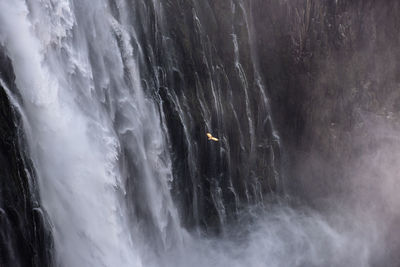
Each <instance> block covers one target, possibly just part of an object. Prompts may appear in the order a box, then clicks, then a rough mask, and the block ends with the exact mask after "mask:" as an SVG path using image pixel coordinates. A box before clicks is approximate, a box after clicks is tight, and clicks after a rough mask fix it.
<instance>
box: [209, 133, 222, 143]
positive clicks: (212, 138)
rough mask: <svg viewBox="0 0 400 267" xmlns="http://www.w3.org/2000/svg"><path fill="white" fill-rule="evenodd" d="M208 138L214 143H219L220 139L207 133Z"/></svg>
mask: <svg viewBox="0 0 400 267" xmlns="http://www.w3.org/2000/svg"><path fill="white" fill-rule="evenodd" d="M207 137H208V140H212V141H215V142H218V141H219V139H218V138H215V137H214V136H212V134H210V133H207Z"/></svg>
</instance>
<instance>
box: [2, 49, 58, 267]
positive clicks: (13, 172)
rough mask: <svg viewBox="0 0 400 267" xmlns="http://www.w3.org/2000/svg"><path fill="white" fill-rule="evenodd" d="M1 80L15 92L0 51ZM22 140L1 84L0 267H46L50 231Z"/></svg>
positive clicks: (9, 69)
mask: <svg viewBox="0 0 400 267" xmlns="http://www.w3.org/2000/svg"><path fill="white" fill-rule="evenodd" d="M0 79H1V80H2V81H3V82H4V83H6V84H5V86H7V87H8V88H10V90H13V91H12V92H15V90H14V89H15V84H14V80H15V77H14V74H13V70H12V65H11V62H10V61H9V59H8V58H7V57H6V56H5V55H4V54H3V51H1V49H0ZM23 138H24V137H23V129H22V124H21V118H20V116H19V114H18V112H17V111H16V110H15V107H13V106H12V104H11V103H10V100H9V98H8V96H7V94H6V89H5V88H4V87H3V86H2V85H0V266H49V264H50V259H51V256H50V255H51V243H52V241H51V235H50V233H49V229H50V228H49V225H48V223H46V219H45V216H44V215H43V214H44V213H43V211H42V210H41V209H40V206H39V203H38V201H37V197H36V193H37V192H36V186H35V180H34V179H33V177H34V170H33V169H32V168H31V164H30V163H29V159H27V158H26V157H25V156H26V155H25V150H24V149H25V148H24V146H23V144H22V142H23Z"/></svg>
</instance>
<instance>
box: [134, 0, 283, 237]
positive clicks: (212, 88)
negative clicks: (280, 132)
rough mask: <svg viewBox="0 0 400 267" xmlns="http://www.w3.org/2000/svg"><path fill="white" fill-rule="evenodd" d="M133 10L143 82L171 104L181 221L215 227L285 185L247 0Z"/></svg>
mask: <svg viewBox="0 0 400 267" xmlns="http://www.w3.org/2000/svg"><path fill="white" fill-rule="evenodd" d="M136 10H137V18H138V21H137V23H139V24H140V25H141V27H142V32H141V33H140V34H139V41H140V42H141V44H142V47H143V48H144V49H145V51H144V54H145V58H144V59H142V71H143V73H145V74H144V76H145V77H147V79H146V84H145V87H147V88H154V87H155V88H158V90H157V93H158V94H159V97H160V109H162V110H163V111H164V113H165V118H164V119H165V121H166V124H167V129H166V131H167V133H168V136H169V141H170V144H171V152H172V155H173V162H174V168H173V169H174V172H175V179H174V181H173V195H174V197H175V200H176V202H177V203H178V206H179V209H180V211H181V215H182V220H183V223H184V224H185V225H186V226H187V227H189V228H192V227H203V228H204V227H205V228H206V229H208V230H212V231H214V230H216V231H219V230H220V228H221V226H222V225H224V224H225V223H226V222H229V221H231V219H232V218H234V217H235V216H236V215H237V212H238V211H239V210H240V209H241V207H243V206H246V205H248V204H255V203H261V202H262V201H263V197H265V195H266V194H268V193H270V192H273V191H276V190H279V189H278V188H279V187H280V185H279V181H280V178H279V171H280V170H279V165H280V163H279V158H280V155H279V153H280V144H279V138H278V137H277V135H275V133H274V126H273V122H272V119H271V114H270V110H269V109H270V107H269V101H268V99H267V96H266V94H265V93H266V91H265V87H264V84H263V80H262V78H261V76H260V73H259V72H258V66H257V64H255V61H254V60H253V59H254V58H255V56H256V51H255V49H254V47H253V44H252V40H253V39H252V34H253V33H252V30H253V29H252V23H251V17H250V14H249V13H248V4H247V3H245V1H231V0H221V1H169V2H168V3H163V8H162V9H159V6H157V5H152V4H151V3H148V2H146V3H144V2H143V3H142V4H138V6H137V7H136ZM144 15H145V16H146V19H144V17H143V16H144ZM152 66H157V68H149V67H152ZM146 75H147V76H146ZM149 77H150V78H149ZM148 81H154V83H153V84H147V83H148ZM156 97H158V96H156ZM207 132H211V133H212V134H213V135H215V136H216V137H218V138H219V139H220V142H218V143H213V142H209V141H208V140H207V137H206V133H207Z"/></svg>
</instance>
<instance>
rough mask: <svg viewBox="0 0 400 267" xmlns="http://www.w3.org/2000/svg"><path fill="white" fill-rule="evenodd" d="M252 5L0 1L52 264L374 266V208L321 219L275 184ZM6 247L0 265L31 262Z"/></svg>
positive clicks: (274, 151) (277, 152)
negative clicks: (210, 136) (214, 139)
mask: <svg viewBox="0 0 400 267" xmlns="http://www.w3.org/2000/svg"><path fill="white" fill-rule="evenodd" d="M278 2H279V3H278V4H276V5H277V6H278V7H279V8H281V6H283V5H286V4H287V3H285V4H284V3H281V2H280V1H278ZM336 2H337V1H336ZM256 3H257V1H255V0H254V1H253V0H248V1H246V0H221V1H199V0H187V1H178V0H171V1H161V0H148V1H147V0H129V1H128V0H97V1H89V0H40V1H37V0H0V50H1V51H2V52H4V54H5V55H6V56H7V57H8V59H9V60H10V62H11V63H10V65H11V66H10V68H12V71H13V73H14V74H15V84H14V81H13V79H12V78H9V77H8V80H7V79H6V78H5V77H4V75H2V73H0V74H1V75H0V89H3V90H4V92H5V93H6V94H7V96H8V100H9V102H10V103H11V105H12V106H13V107H14V109H15V111H16V113H18V114H19V116H20V118H21V121H22V124H23V131H24V135H23V136H22V137H21V139H23V140H21V142H22V143H23V144H21V146H24V144H25V143H26V147H27V148H26V150H27V151H28V153H27V154H28V155H27V157H29V158H30V160H31V161H32V166H33V168H32V169H34V170H31V169H30V167H29V166H30V163H29V162H24V164H25V165H27V166H26V168H25V171H26V175H28V176H29V175H30V173H31V172H32V177H33V178H32V179H34V180H36V181H35V182H37V183H38V185H39V188H38V191H39V196H40V197H39V198H38V200H37V201H36V199H35V198H32V199H33V200H32V201H33V202H34V204H32V206H33V207H35V211H36V212H37V213H40V214H41V215H40V216H39V217H40V218H41V220H42V222H41V223H42V224H43V225H44V227H47V228H49V229H47V230H49V231H50V232H51V235H52V238H53V243H54V247H52V244H50V243H51V242H50V241H48V247H47V248H46V249H47V250H49V251H51V254H52V258H53V259H54V261H50V262H48V263H47V264H48V265H49V266H65V267H69V266H77V267H79V266H110V267H111V266H154V267H156V266H182V267H184V266H199V267H200V266H238V267H239V266H282V267H284V266H299V267H300V266H375V265H376V264H378V263H379V262H380V261H379V259H377V260H375V261H376V262H374V261H373V260H372V258H373V256H374V255H375V254H377V255H380V254H379V253H380V250H379V249H378V248H377V244H381V243H382V238H383V237H382V233H381V231H379V230H378V228H379V227H378V223H377V220H376V218H375V217H374V216H372V215H371V214H369V213H362V212H360V213H351V212H350V211H348V210H347V209H344V208H343V209H342V210H340V209H339V211H336V210H335V211H330V212H326V213H324V212H322V213H318V212H316V211H315V210H313V209H311V208H306V207H304V206H303V205H300V204H299V205H298V204H296V203H293V202H294V201H293V202H292V201H291V198H290V197H289V195H288V194H286V192H285V189H286V188H284V186H283V185H284V184H287V183H289V182H290V181H285V182H284V181H283V179H284V178H285V179H288V177H284V175H282V171H281V167H282V159H281V156H282V151H283V150H284V149H283V147H282V145H283V144H282V141H281V139H280V137H279V134H278V130H277V128H276V127H275V124H274V123H273V119H272V117H273V116H272V107H271V101H270V99H269V97H268V95H269V92H268V91H267V89H268V88H267V86H266V85H267V82H266V81H265V79H264V77H263V76H264V75H263V73H262V72H263V71H264V69H262V65H263V64H262V62H259V61H260V60H259V55H258V49H259V46H260V44H259V43H257V42H256V37H257V28H256V27H255V21H254V18H253V13H257V10H255V7H254V5H255V4H256ZM271 5H272V4H271ZM287 5H290V4H287ZM305 6H306V11H307V10H308V11H307V12H310V11H309V10H310V6H311V4H310V1H309V0H307V1H305ZM315 6H317V4H315V5H313V7H315ZM288 10H289V11H290V12H292V11H291V9H290V8H288ZM296 12H297V13H296ZM299 12H300V11H299V9H297V10H296V11H295V13H296V14H297V15H296V18H298V17H300V15H299V14H300V13H299ZM307 12H304V14H303V15H304V16H305V17H306V14H308V13H307ZM271 18H272V16H271ZM300 37H301V36H300ZM263 52H264V51H263ZM1 55H2V54H0V56H1ZM1 60H2V58H1V57H0V62H1ZM277 68H278V67H277ZM10 71H11V70H10ZM277 76H278V75H277ZM269 84H273V83H272V82H271V81H269ZM0 97H1V95H0ZM0 100H1V98H0ZM0 103H1V102H0ZM0 115H1V113H0ZM207 132H212V133H213V134H215V135H216V136H218V137H219V139H220V142H216V143H211V142H208V141H207V138H206V136H205V133H207ZM24 142H25V143H24ZM21 150H22V149H21ZM24 151H25V150H24ZM0 152H1V151H0ZM22 152H23V151H22ZM22 152H21V154H22V155H25V153H22ZM0 155H1V154H0ZM0 159H1V158H0ZM0 185H1V184H0ZM29 190H30V191H31V192H30V193H31V194H32V195H35V194H36V193H35V190H36V189H35V188H34V186H31V188H30V189H29ZM283 192H284V193H285V194H283ZM1 197H2V194H1V191H0V225H5V226H6V229H7V230H6V231H4V232H11V229H12V226H11V223H10V222H11V221H12V220H10V219H9V218H8V217H7V216H8V215H7V213H6V211H3V209H2V201H3V200H2V198H1ZM42 209H43V212H42ZM3 214H5V215H3ZM3 217H4V218H5V219H3ZM10 218H11V217H10ZM11 219H12V218H11ZM3 221H4V222H5V223H4V222H3ZM360 222H365V223H364V224H363V226H362V227H358V225H359V224H360ZM35 223H37V224H38V225H40V220H39V222H36V221H35ZM35 225H36V224H35ZM4 232H3V231H1V229H0V241H1V242H3V240H8V239H9V237H8V236H7V235H5V234H4ZM4 243H5V245H3V244H2V243H0V257H1V256H2V255H4V254H5V253H3V252H2V251H1V249H2V248H3V247H7V251H8V252H7V253H8V254H10V255H11V256H7V259H8V260H2V259H1V258H0V265H1V264H2V263H4V264H8V265H10V264H11V265H10V266H25V265H26V266H39V265H40V264H39V263H38V260H37V259H36V261H35V260H32V261H30V265H29V264H26V263H24V262H23V261H22V260H21V262H18V259H17V257H16V256H15V255H19V254H17V253H14V252H12V251H13V249H14V245H12V244H11V243H12V242H8V243H7V241H6V242H4ZM10 251H11V252H10ZM375 251H378V252H375ZM374 253H375V254H374ZM14 254H15V255H14ZM35 257H36V258H37V257H38V256H37V255H36V256H35ZM383 262H384V261H383ZM12 263H13V264H14V265H12ZM374 264H375V265H374Z"/></svg>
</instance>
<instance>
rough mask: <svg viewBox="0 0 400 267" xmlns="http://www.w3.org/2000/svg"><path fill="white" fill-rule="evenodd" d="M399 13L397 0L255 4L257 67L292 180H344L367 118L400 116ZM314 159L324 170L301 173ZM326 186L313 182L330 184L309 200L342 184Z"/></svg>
mask: <svg viewBox="0 0 400 267" xmlns="http://www.w3.org/2000/svg"><path fill="white" fill-rule="evenodd" d="M399 10H400V3H399V2H398V1H368V0H367V1H343V0H342V1H340V0H339V1H334V0H332V1H318V0H297V1H261V0H258V1H253V5H252V14H253V17H254V21H255V22H256V23H255V27H256V31H257V47H258V52H259V56H260V65H261V68H262V73H263V76H264V78H265V80H266V83H267V85H268V92H269V93H270V95H271V98H272V101H271V102H272V106H273V114H274V118H275V120H276V122H277V124H278V126H279V130H280V134H281V136H282V138H283V140H284V143H285V147H286V149H287V150H288V151H287V152H288V153H287V155H288V156H289V158H290V160H289V162H290V165H289V166H288V167H289V169H290V170H291V174H292V175H290V176H291V177H294V176H298V174H300V176H302V175H304V177H303V178H304V179H308V178H305V176H308V177H309V179H313V178H312V177H313V176H314V174H316V175H318V176H325V177H327V176H329V177H330V178H333V177H340V176H341V175H345V174H344V173H341V170H343V169H344V168H343V167H344V164H346V163H349V161H350V160H351V159H353V158H357V157H358V156H359V155H360V151H358V150H357V149H356V148H355V147H354V146H353V145H352V144H355V143H357V141H356V140H357V139H360V136H358V135H356V132H355V131H356V130H357V132H362V131H363V130H362V129H363V127H364V130H367V128H366V127H367V126H366V124H365V123H364V120H365V116H366V114H374V115H377V116H381V118H382V119H383V118H386V117H387V118H388V117H392V118H395V117H397V118H398V114H399V111H400V109H399V108H400V106H399V101H400V84H399V82H400V80H399V79H400V78H399V77H400V76H399V74H400V65H399V64H400V63H399V59H400V48H399V44H400V37H399V36H400V29H399V25H400V17H399ZM388 121H389V122H390V120H388ZM360 127H361V128H360ZM359 128H360V129H359ZM315 154H317V156H316V157H317V158H319V161H320V164H314V165H321V164H325V166H320V167H319V168H320V169H319V170H317V169H314V170H313V169H312V168H313V167H312V166H309V170H307V171H306V170H305V169H306V168H304V165H305V164H307V162H306V161H307V158H308V157H313V155H315ZM310 160H311V159H310ZM313 172H314V174H313ZM301 179H302V178H301V177H300V180H301ZM329 180H331V179H329V178H328V177H327V179H322V180H321V179H319V180H318V179H316V180H315V181H314V182H316V183H321V182H322V183H328V184H326V185H322V184H321V185H319V189H320V190H316V191H314V190H313V193H312V194H317V195H319V196H323V195H326V194H328V193H330V192H334V191H335V190H332V189H333V188H335V187H337V186H339V185H338V184H337V183H331V184H329ZM333 180H336V179H333ZM292 182H293V183H292ZM289 183H291V184H292V185H293V188H296V190H298V189H299V188H298V187H297V186H298V184H297V183H296V181H290V182H289ZM307 183H309V181H307ZM339 187H340V186H339ZM337 189H343V188H337ZM328 191H329V192H328ZM306 194H307V195H308V194H311V192H306ZM308 196H310V197H311V198H313V197H315V196H316V195H308Z"/></svg>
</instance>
